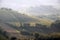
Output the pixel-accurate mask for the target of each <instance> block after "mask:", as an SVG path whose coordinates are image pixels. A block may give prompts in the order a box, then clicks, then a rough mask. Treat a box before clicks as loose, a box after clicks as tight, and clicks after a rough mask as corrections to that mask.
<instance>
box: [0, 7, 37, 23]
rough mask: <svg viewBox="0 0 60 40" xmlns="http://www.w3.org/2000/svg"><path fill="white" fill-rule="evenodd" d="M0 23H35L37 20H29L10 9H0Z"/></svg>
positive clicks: (29, 18)
mask: <svg viewBox="0 0 60 40" xmlns="http://www.w3.org/2000/svg"><path fill="white" fill-rule="evenodd" d="M0 21H3V22H36V21H37V19H34V18H31V17H29V16H27V15H24V14H20V13H18V12H16V11H13V10H11V9H6V8H2V9H0Z"/></svg>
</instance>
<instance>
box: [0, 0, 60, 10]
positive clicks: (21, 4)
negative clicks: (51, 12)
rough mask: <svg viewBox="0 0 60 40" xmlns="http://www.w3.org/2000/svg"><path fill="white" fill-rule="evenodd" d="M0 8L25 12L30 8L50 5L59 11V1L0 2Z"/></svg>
mask: <svg viewBox="0 0 60 40" xmlns="http://www.w3.org/2000/svg"><path fill="white" fill-rule="evenodd" d="M0 1H1V2H0V3H1V4H0V7H7V8H12V9H15V10H25V9H27V8H30V7H36V6H40V5H52V6H53V7H55V8H58V9H59V7H60V6H59V5H60V0H0Z"/></svg>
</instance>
